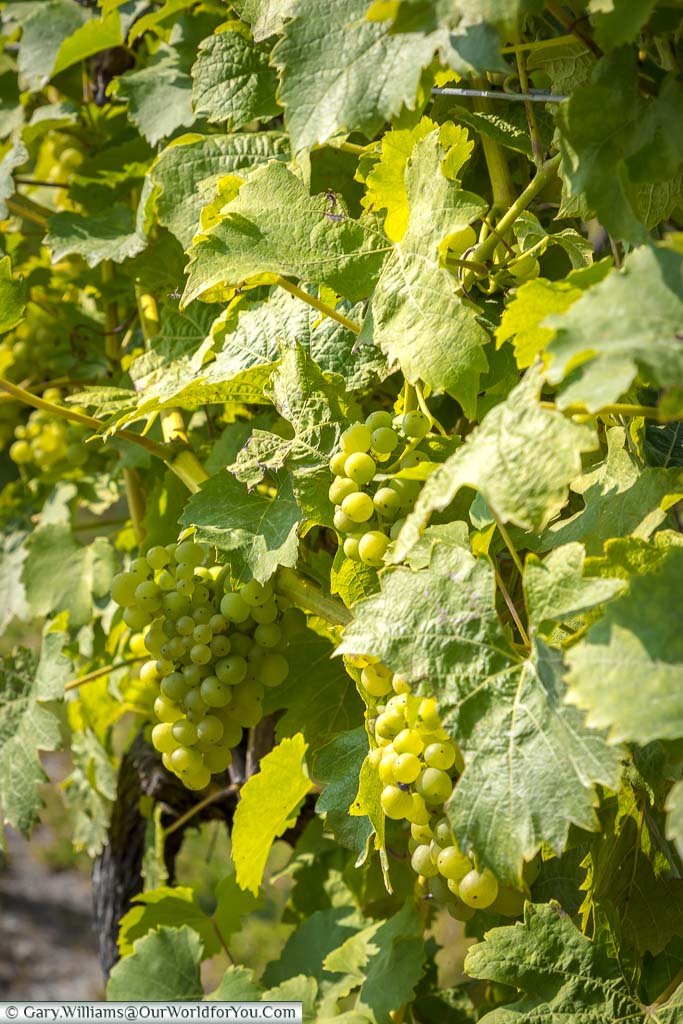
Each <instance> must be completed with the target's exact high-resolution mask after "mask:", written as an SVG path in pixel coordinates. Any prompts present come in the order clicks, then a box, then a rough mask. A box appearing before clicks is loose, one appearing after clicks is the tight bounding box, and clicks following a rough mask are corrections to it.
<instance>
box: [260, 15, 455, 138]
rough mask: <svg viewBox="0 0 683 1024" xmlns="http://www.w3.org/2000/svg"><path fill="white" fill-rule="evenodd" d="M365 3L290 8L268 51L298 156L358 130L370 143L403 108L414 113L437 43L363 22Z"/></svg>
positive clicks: (374, 23) (418, 35)
mask: <svg viewBox="0 0 683 1024" xmlns="http://www.w3.org/2000/svg"><path fill="white" fill-rule="evenodd" d="M367 6H368V5H367V0H295V2H294V3H292V5H291V7H290V15H291V17H290V20H289V21H287V23H286V25H285V27H284V36H283V38H282V39H281V40H280V41H279V42H278V44H277V45H276V47H275V49H274V51H273V60H274V62H275V64H276V65H277V67H278V69H279V71H280V93H279V99H280V102H281V103H282V104H283V106H284V108H285V124H286V126H287V130H288V131H289V135H290V138H291V140H292V147H293V149H294V150H295V151H298V150H301V149H306V148H308V149H310V148H311V147H312V146H314V145H316V143H320V142H326V141H327V139H329V138H332V136H334V135H336V134H337V133H338V132H343V131H346V132H351V131H353V130H354V129H359V130H360V131H362V132H364V133H365V135H367V136H368V138H372V136H373V135H374V134H375V132H376V131H377V129H378V128H380V127H381V125H382V124H383V122H384V121H387V120H391V118H392V117H393V116H394V115H395V114H398V113H399V111H400V110H401V108H402V107H403V106H407V107H408V108H409V109H411V110H412V109H414V108H415V106H416V105H417V92H418V86H419V84H420V77H421V74H422V69H423V67H425V65H427V64H429V62H430V60H431V59H432V54H433V53H434V49H435V45H434V41H433V40H432V39H431V38H430V37H429V36H424V35H423V34H422V33H420V32H415V33H411V34H407V35H405V34H404V35H392V34H390V32H389V31H388V28H387V27H386V26H385V25H382V24H379V23H377V22H369V21H364V20H363V19H364V15H365V11H366V9H367Z"/></svg>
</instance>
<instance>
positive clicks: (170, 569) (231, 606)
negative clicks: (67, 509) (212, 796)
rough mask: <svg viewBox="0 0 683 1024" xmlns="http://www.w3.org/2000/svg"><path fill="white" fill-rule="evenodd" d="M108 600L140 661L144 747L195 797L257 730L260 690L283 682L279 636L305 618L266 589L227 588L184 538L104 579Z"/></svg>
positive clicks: (202, 550) (285, 668)
mask: <svg viewBox="0 0 683 1024" xmlns="http://www.w3.org/2000/svg"><path fill="white" fill-rule="evenodd" d="M112 598H113V599H114V600H115V602H116V603H117V604H119V605H120V606H121V607H122V608H123V615H122V618H123V620H124V622H125V623H126V624H127V625H129V626H130V628H131V629H135V630H136V637H137V641H136V642H137V646H138V648H139V649H140V652H141V653H144V652H148V654H149V660H148V661H147V662H145V663H144V664H143V665H142V667H141V669H140V672H139V675H140V681H141V682H142V683H143V685H145V686H148V687H150V688H152V689H153V690H154V698H153V702H154V703H153V708H154V717H155V719H156V724H154V726H153V728H152V733H151V736H152V743H153V745H154V746H155V748H156V749H157V750H158V751H159V753H160V754H161V755H162V759H163V762H164V765H165V766H166V767H167V768H168V769H169V771H173V772H175V773H176V774H177V775H178V776H179V777H180V778H181V779H182V781H183V783H184V784H185V785H186V786H187V787H188V788H189V789H203V788H205V787H206V786H207V785H208V783H209V781H210V779H211V775H212V774H215V773H218V772H223V771H225V770H226V769H227V768H228V766H229V765H230V763H231V761H232V753H231V751H232V749H233V748H234V747H235V746H236V745H237V744H238V743H240V741H241V738H242V734H243V730H244V729H248V728H253V727H254V726H255V725H257V724H258V723H259V722H260V720H261V718H262V717H263V696H264V693H265V687H274V686H280V685H281V684H282V683H283V682H284V681H285V679H286V678H287V675H288V673H289V663H288V660H287V657H286V653H285V648H286V640H287V636H288V635H289V633H293V634H296V633H297V632H300V631H301V630H302V629H303V628H305V626H306V618H305V616H304V615H303V613H301V612H299V610H298V609H294V608H291V607H290V606H289V604H288V602H286V601H284V600H283V599H282V598H280V597H278V596H277V595H276V594H275V592H274V590H273V587H272V584H271V583H263V584H262V583H259V582H258V581H256V580H251V581H249V582H248V583H245V584H243V585H238V586H235V587H232V586H230V584H229V581H227V580H226V579H225V578H224V572H223V570H222V569H221V567H220V566H216V565H215V564H214V560H213V558H212V556H211V551H210V549H209V548H207V547H206V546H204V545H202V544H197V543H196V542H195V541H194V540H193V539H189V540H182V541H180V542H179V543H178V544H171V545H168V546H165V547H162V546H160V545H157V546H156V547H153V548H150V550H149V551H148V552H147V554H146V556H145V557H144V558H143V557H139V558H135V559H133V561H132V562H131V564H130V567H129V568H128V570H126V571H125V572H121V573H118V574H117V575H116V576H115V577H114V579H113V581H112ZM138 631H139V632H138ZM131 647H132V641H131Z"/></svg>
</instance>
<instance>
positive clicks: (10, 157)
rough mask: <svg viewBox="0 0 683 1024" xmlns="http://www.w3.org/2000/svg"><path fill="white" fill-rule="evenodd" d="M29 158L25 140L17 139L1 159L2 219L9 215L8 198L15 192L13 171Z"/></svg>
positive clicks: (0, 214)
mask: <svg viewBox="0 0 683 1024" xmlns="http://www.w3.org/2000/svg"><path fill="white" fill-rule="evenodd" d="M27 160H28V150H27V149H26V147H25V146H24V144H23V142H20V141H17V142H15V143H14V145H13V146H11V147H10V148H9V149H8V150H7V152H6V153H5V154H4V156H3V158H2V160H0V219H2V220H6V218H7V217H8V216H9V213H8V210H7V202H6V200H7V199H9V198H10V196H13V195H14V193H15V187H14V178H13V176H12V175H13V172H14V170H15V169H16V168H17V167H21V165H22V164H24V163H26V161H27Z"/></svg>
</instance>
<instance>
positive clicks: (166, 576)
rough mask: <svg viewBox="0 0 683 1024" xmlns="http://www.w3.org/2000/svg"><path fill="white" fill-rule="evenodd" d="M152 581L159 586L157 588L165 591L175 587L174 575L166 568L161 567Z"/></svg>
mask: <svg viewBox="0 0 683 1024" xmlns="http://www.w3.org/2000/svg"><path fill="white" fill-rule="evenodd" d="M154 581H155V583H156V585H157V586H158V587H159V590H163V591H164V592H167V591H169V590H174V589H175V576H174V575H173V573H172V572H169V571H168V569H161V570H160V571H159V572H157V573H156V574H155V576H154Z"/></svg>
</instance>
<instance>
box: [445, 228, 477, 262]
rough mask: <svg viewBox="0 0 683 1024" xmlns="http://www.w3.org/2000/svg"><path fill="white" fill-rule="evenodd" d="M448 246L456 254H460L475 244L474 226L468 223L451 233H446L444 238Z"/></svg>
mask: <svg viewBox="0 0 683 1024" xmlns="http://www.w3.org/2000/svg"><path fill="white" fill-rule="evenodd" d="M445 242H446V245H447V246H448V248H449V249H450V250H451V251H452V252H454V253H455V254H456V255H460V254H461V253H463V252H465V250H466V249H471V248H472V246H473V245H476V244H477V234H476V232H475V230H474V228H472V227H470V226H469V225H468V226H467V227H465V228H459V229H458V230H457V231H454V232H453V233H452V234H450V235H448V237H447V238H446V239H445Z"/></svg>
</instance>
